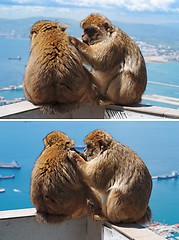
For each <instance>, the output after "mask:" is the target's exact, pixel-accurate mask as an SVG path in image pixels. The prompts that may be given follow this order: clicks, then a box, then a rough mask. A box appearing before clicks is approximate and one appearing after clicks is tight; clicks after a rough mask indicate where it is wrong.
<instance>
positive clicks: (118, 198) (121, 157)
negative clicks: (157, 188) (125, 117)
mask: <svg viewBox="0 0 179 240" xmlns="http://www.w3.org/2000/svg"><path fill="white" fill-rule="evenodd" d="M85 144H87V146H86V149H85V155H86V158H87V160H88V161H89V162H86V161H84V160H83V158H82V157H81V156H79V155H78V154H77V153H76V152H73V151H70V152H69V154H68V156H69V159H70V160H71V162H72V163H73V165H74V167H76V168H78V171H79V170H80V171H81V173H82V174H83V176H84V178H85V179H86V181H87V182H88V184H89V185H90V186H92V187H94V188H95V189H96V190H98V191H99V192H100V193H101V194H102V195H103V198H104V203H103V207H102V209H103V214H104V216H105V217H106V218H107V219H108V221H110V222H112V223H121V222H122V223H124V222H125V223H128V222H130V223H132V222H137V223H146V222H148V221H150V219H151V210H150V208H149V206H148V203H149V198H150V195H151V190H152V179H151V175H150V173H149V171H148V169H147V167H146V165H145V164H144V162H143V161H142V160H141V159H140V157H139V156H138V155H137V154H136V153H135V152H134V151H133V150H132V149H130V148H129V147H127V146H124V145H122V144H121V143H120V142H117V141H116V140H115V139H114V138H113V137H112V136H110V135H109V134H108V133H106V132H105V131H102V130H95V131H93V132H91V133H90V134H89V135H88V136H87V137H86V138H85Z"/></svg>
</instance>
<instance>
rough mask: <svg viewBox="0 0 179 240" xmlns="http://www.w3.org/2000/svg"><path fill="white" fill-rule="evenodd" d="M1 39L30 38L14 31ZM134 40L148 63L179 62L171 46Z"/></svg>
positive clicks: (178, 56)
mask: <svg viewBox="0 0 179 240" xmlns="http://www.w3.org/2000/svg"><path fill="white" fill-rule="evenodd" d="M0 38H28V34H26V33H24V34H22V33H21V34H20V33H17V32H16V31H15V30H12V31H11V33H0ZM133 39H134V40H135V42H136V43H137V44H138V46H139V47H140V49H141V52H142V54H143V55H144V57H145V60H146V62H168V61H172V62H179V50H178V49H174V48H172V47H171V46H170V45H162V44H159V45H152V44H149V43H146V42H144V41H141V40H138V39H135V38H133Z"/></svg>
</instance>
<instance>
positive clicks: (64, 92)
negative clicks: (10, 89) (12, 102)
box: [24, 20, 97, 113]
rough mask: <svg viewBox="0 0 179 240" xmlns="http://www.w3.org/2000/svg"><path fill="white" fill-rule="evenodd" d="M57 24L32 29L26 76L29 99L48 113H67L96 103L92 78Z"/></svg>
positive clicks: (39, 23) (25, 85)
mask: <svg viewBox="0 0 179 240" xmlns="http://www.w3.org/2000/svg"><path fill="white" fill-rule="evenodd" d="M65 29H66V26H64V25H60V24H59V23H57V22H51V21H47V20H46V21H39V22H37V23H35V24H34V25H33V26H32V28H31V33H30V36H31V47H30V56H29V60H28V64H27V67H26V71H25V76H24V93H25V97H26V99H27V100H29V101H30V102H32V103H33V104H35V105H41V106H43V108H42V110H44V111H45V112H47V113H58V112H68V111H71V110H73V109H74V108H77V107H78V106H79V104H80V103H83V102H88V101H91V102H93V101H94V102H95V101H97V100H96V99H95V98H96V96H95V94H94V91H93V90H94V88H93V84H92V82H93V78H94V77H93V75H92V73H90V72H89V71H88V70H87V69H86V68H85V67H84V66H83V65H82V60H81V57H80V55H79V53H78V52H77V50H76V48H75V47H74V46H73V45H72V44H71V43H70V41H69V36H68V34H67V33H66V32H65Z"/></svg>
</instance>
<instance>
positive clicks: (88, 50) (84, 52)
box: [69, 36, 100, 69]
mask: <svg viewBox="0 0 179 240" xmlns="http://www.w3.org/2000/svg"><path fill="white" fill-rule="evenodd" d="M69 38H70V42H71V43H72V44H73V45H74V47H75V48H76V49H77V50H78V52H79V54H80V55H81V57H82V58H83V59H84V60H85V62H87V63H88V64H89V65H91V66H92V68H94V69H96V68H99V67H100V61H99V59H98V58H97V57H96V55H97V54H96V52H94V51H93V49H92V47H91V46H89V45H87V44H86V43H83V42H81V41H80V40H78V39H77V38H75V37H71V36H70V37H69ZM93 52H94V53H95V54H94V53H93Z"/></svg>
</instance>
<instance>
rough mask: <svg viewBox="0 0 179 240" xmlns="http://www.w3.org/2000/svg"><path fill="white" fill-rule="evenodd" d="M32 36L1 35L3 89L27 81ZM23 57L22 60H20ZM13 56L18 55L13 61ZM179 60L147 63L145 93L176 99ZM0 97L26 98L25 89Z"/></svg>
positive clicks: (0, 93)
mask: <svg viewBox="0 0 179 240" xmlns="http://www.w3.org/2000/svg"><path fill="white" fill-rule="evenodd" d="M29 48H30V41H29V39H16V38H0V49H1V52H0V88H4V87H7V86H9V85H21V84H22V83H23V77H24V71H25V66H26V64H27V61H28V56H29ZM17 57H20V58H21V60H18V59H17ZM9 58H15V59H11V60H9ZM178 69H179V62H167V63H147V73H148V85H147V89H146V91H145V94H157V95H162V96H168V97H173V98H178V97H179V87H178V88H177V87H175V85H176V86H179V71H178ZM150 82H159V83H164V84H170V85H173V87H172V86H170V87H167V86H162V85H156V84H153V83H150ZM0 96H2V97H4V98H5V99H7V100H13V99H15V98H20V97H23V90H22V89H20V90H19V89H18V90H8V91H7V90H6V91H2V90H0ZM144 103H149V104H155V105H159V106H165V107H172V108H178V106H176V105H169V104H163V103H157V102H151V101H146V100H145V101H144Z"/></svg>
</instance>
